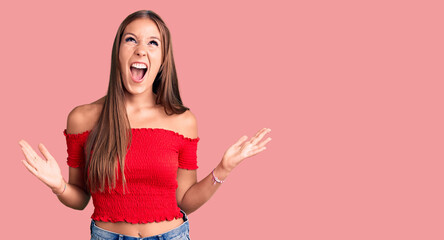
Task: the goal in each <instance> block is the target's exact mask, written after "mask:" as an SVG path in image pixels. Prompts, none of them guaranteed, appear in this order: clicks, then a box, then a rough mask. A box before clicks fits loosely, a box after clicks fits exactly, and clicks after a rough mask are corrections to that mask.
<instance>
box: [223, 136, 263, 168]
mask: <svg viewBox="0 0 444 240" xmlns="http://www.w3.org/2000/svg"><path fill="white" fill-rule="evenodd" d="M270 131H271V129H269V128H263V129H261V130H259V131H258V132H257V133H256V135H255V136H254V137H252V138H251V139H250V140H249V141H245V140H247V139H248V136H245V135H244V136H242V137H241V138H240V139H239V140H238V141H237V142H236V143H235V144H233V145H232V146H231V147H230V148H228V150H227V151H225V154H224V157H223V158H222V166H223V167H224V168H225V169H226V170H228V171H230V172H231V170H233V169H234V168H235V167H236V166H237V165H239V164H240V163H241V162H242V161H243V160H244V159H245V158H248V157H252V156H254V155H256V154H258V153H260V152H262V151H264V150H265V149H266V147H265V144H267V143H268V142H269V141H271V138H270V137H268V138H267V139H266V140H264V141H262V142H261V143H259V141H260V140H261V139H262V138H264V136H265V134H267V133H269V132H270Z"/></svg>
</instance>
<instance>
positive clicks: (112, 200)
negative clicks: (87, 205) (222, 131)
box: [63, 128, 200, 223]
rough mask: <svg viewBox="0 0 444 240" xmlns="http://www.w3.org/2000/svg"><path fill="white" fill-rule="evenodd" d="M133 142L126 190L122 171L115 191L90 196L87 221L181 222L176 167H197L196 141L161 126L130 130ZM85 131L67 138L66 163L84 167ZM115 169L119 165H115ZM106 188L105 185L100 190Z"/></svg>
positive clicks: (128, 163)
mask: <svg viewBox="0 0 444 240" xmlns="http://www.w3.org/2000/svg"><path fill="white" fill-rule="evenodd" d="M131 130H132V143H131V146H130V148H129V149H128V152H127V155H126V157H125V171H124V172H125V177H126V188H125V194H123V186H122V180H121V172H120V171H118V174H117V175H116V188H115V189H113V190H112V191H111V193H109V192H108V191H107V190H106V189H105V191H104V192H99V191H97V192H96V193H93V194H91V197H92V199H93V205H94V213H93V214H92V216H91V218H92V219H94V220H97V221H105V222H122V221H125V222H129V223H147V222H160V221H164V220H168V221H170V220H173V219H174V218H182V217H183V215H182V213H181V212H180V209H179V207H178V205H177V201H176V189H177V186H178V185H177V180H176V176H177V169H178V168H184V169H190V170H194V169H197V168H198V167H197V154H196V152H197V143H198V141H199V140H200V138H199V137H197V138H188V137H185V136H183V135H181V134H179V133H177V132H174V131H172V130H167V129H162V128H132V129H131ZM89 133H90V131H85V132H83V133H79V134H68V133H67V132H66V129H65V130H64V131H63V134H64V135H65V136H66V144H67V147H68V150H67V152H68V158H67V164H68V165H69V166H70V167H74V168H77V167H80V166H84V165H83V164H84V161H85V154H84V147H85V146H86V140H87V138H88V135H89ZM118 167H119V169H120V165H119V166H118ZM107 186H108V185H107V184H106V185H105V187H107Z"/></svg>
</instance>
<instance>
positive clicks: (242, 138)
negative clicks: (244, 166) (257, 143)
mask: <svg viewBox="0 0 444 240" xmlns="http://www.w3.org/2000/svg"><path fill="white" fill-rule="evenodd" d="M247 139H248V136H246V135H244V136H242V137H241V138H239V140H237V142H236V143H235V144H234V145H235V146H239V145H241V144H242V143H243V142H245V140H247Z"/></svg>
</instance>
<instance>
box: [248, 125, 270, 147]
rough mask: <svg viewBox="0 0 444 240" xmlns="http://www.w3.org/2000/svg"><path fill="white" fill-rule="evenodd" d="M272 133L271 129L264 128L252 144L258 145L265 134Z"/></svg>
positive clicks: (253, 139)
mask: <svg viewBox="0 0 444 240" xmlns="http://www.w3.org/2000/svg"><path fill="white" fill-rule="evenodd" d="M270 131H271V129H269V128H263V129H262V130H260V131H259V132H258V133H257V134H256V136H254V137H253V138H252V139H251V140H250V142H251V144H257V143H258V142H259V141H260V140H261V139H262V138H263V137H264V136H265V134H267V133H269V132H270Z"/></svg>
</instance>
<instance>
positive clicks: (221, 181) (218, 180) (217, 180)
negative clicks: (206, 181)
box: [212, 169, 225, 185]
mask: <svg viewBox="0 0 444 240" xmlns="http://www.w3.org/2000/svg"><path fill="white" fill-rule="evenodd" d="M214 170H215V169H213V172H212V173H213V181H214V182H213V185H214V184H216V182H218V183H223V182H225V180H220V179H219V178H217V177H216V176H214Z"/></svg>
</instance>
